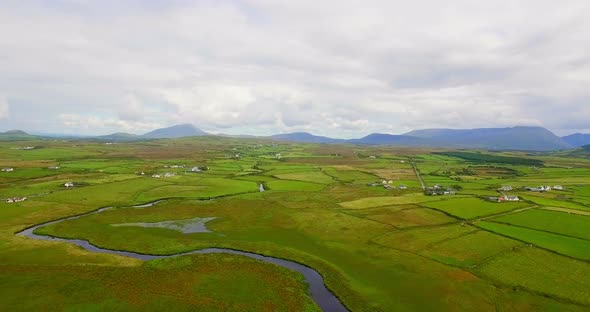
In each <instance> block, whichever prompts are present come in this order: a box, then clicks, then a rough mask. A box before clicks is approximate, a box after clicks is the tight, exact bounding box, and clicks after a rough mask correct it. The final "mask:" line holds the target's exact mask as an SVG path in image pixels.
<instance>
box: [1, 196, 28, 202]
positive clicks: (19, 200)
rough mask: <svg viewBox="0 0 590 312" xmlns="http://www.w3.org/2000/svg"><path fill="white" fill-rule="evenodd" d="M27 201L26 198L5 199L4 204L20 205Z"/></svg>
mask: <svg viewBox="0 0 590 312" xmlns="http://www.w3.org/2000/svg"><path fill="white" fill-rule="evenodd" d="M25 200H27V198H26V197H10V198H7V199H6V203H7V204H12V203H20V202H23V201H25Z"/></svg>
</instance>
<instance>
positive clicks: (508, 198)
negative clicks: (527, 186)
mask: <svg viewBox="0 0 590 312" xmlns="http://www.w3.org/2000/svg"><path fill="white" fill-rule="evenodd" d="M515 201H520V198H519V197H518V196H512V195H502V196H500V197H498V202H499V203H501V202H515Z"/></svg>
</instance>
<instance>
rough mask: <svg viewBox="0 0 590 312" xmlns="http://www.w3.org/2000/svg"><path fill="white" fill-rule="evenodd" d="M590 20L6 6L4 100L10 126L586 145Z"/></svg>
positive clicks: (466, 5) (475, 7) (408, 9)
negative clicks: (517, 137)
mask: <svg viewBox="0 0 590 312" xmlns="http://www.w3.org/2000/svg"><path fill="white" fill-rule="evenodd" d="M424 7H428V8H429V9H428V10H424ZM589 14H590V2H588V1H585V0H579V1H578V0H572V1H568V2H567V4H563V3H557V2H555V1H546V0H528V1H527V0H525V1H518V2H514V1H508V0H499V1H492V2H486V3H482V2H477V3H475V2H473V1H468V0H455V1H451V2H441V1H426V0H417V1H413V2H407V1H396V0H394V1H356V0H341V1H321V2H320V3H318V2H317V1H308V0H301V1H268V0H248V1H229V0H227V1H197V2H185V1H171V2H160V1H154V2H145V1H101V2H100V3H95V2H92V1H61V2H58V3H56V4H53V5H47V4H45V3H43V2H34V1H33V2H25V3H21V2H19V3H16V2H3V3H1V4H0V19H1V20H2V21H3V26H4V27H2V28H0V51H2V52H1V54H2V57H1V58H0V89H1V90H3V91H4V90H6V92H5V94H4V95H5V96H6V97H7V98H10V99H11V104H12V102H13V99H15V101H16V102H18V103H19V104H18V105H11V108H10V109H11V111H10V113H11V117H15V118H11V119H10V120H7V121H6V122H3V123H2V126H3V127H7V128H18V127H22V126H27V127H32V128H34V127H37V128H36V129H25V130H36V131H49V132H51V131H57V130H59V128H58V127H63V125H64V123H67V127H68V129H70V131H73V132H78V131H80V132H84V133H92V132H93V131H98V130H99V129H100V130H101V131H105V132H115V131H131V132H142V131H144V130H149V129H146V128H147V127H150V126H153V125H171V124H174V123H185V122H189V123H194V124H195V125H196V126H198V127H201V128H203V129H205V130H209V131H213V132H227V133H237V132H245V133H256V134H270V133H276V132H285V131H299V130H305V131H310V132H314V133H317V134H321V135H332V136H337V137H358V136H361V135H364V134H366V133H368V132H374V131H376V132H390V133H401V132H405V131H409V130H412V129H416V128H428V127H452V128H466V127H493V126H512V125H543V126H547V127H549V128H551V129H552V130H556V131H558V132H563V131H565V129H568V131H576V130H580V131H581V130H583V129H588V128H590V125H588V123H587V122H586V119H587V118H584V117H583V116H587V114H586V113H587V111H586V110H587V109H586V107H588V102H589V100H590V90H589V89H588V87H587V86H588V85H589V84H590V58H589V57H588V56H587V53H586V51H585V50H584V49H582V48H581V47H585V46H590V25H588V19H587V16H588V15H589ZM13 29H19V32H18V35H17V34H16V33H14V32H13V31H12V30H13ZM31 108H33V109H31ZM1 109H2V106H1V104H0V116H1V115H2V111H1ZM4 114H6V113H4ZM583 114H586V115H583ZM24 116H26V118H25V117H24ZM68 116H69V117H68ZM21 119H22V120H21ZM25 119H26V120H35V121H36V122H29V123H24V121H23V120H25ZM56 119H57V120H59V121H60V122H58V123H56V122H50V121H49V120H56ZM44 120H48V121H44ZM79 121H83V122H79ZM84 122H88V123H90V124H92V125H93V127H95V128H93V127H88V126H86V125H85V124H84ZM56 128H58V129H56ZM95 129H96V130H95Z"/></svg>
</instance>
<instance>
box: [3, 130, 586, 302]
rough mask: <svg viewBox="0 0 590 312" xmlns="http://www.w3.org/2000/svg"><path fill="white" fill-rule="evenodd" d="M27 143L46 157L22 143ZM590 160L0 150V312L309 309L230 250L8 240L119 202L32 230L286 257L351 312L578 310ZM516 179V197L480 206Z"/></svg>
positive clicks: (153, 145) (109, 148)
mask: <svg viewBox="0 0 590 312" xmlns="http://www.w3.org/2000/svg"><path fill="white" fill-rule="evenodd" d="M24 144H27V145H34V146H39V147H41V148H38V149H35V150H19V149H15V147H19V146H22V145H24ZM278 155H280V157H279V156H278ZM412 162H414V163H415V164H416V166H417V169H418V172H419V173H420V174H421V176H422V178H423V179H424V181H425V183H426V185H427V186H433V185H435V184H440V185H441V187H444V188H447V187H449V188H451V187H452V188H454V189H456V191H457V192H456V194H454V195H451V194H449V195H440V196H428V195H425V194H424V192H423V190H422V188H421V185H420V183H419V181H418V178H417V177H416V174H415V173H414V170H413V168H412V165H411V163H412ZM555 164H559V165H555ZM586 164H587V162H586V161H584V160H583V159H582V160H581V159H578V158H574V157H566V156H562V155H560V154H551V153H545V154H541V153H539V154H535V155H533V156H531V155H527V154H524V153H519V152H505V153H500V152H493V153H488V152H486V151H469V152H466V151H448V150H445V151H443V150H437V149H423V148H412V149H410V148H390V147H384V146H356V145H326V144H322V145H320V144H302V143H286V142H276V141H270V140H266V139H246V138H244V139H234V138H222V137H212V136H207V137H199V138H182V139H174V140H150V141H143V142H129V143H118V144H104V142H94V141H83V140H73V141H38V142H36V141H35V142H29V141H27V142H26V143H24V142H19V141H5V142H1V143H0V167H3V168H4V167H14V169H15V170H14V172H0V198H2V199H3V200H2V201H1V202H0V293H1V294H2V296H1V297H0V298H1V299H0V310H3V311H18V310H44V309H45V310H56V311H58V310H59V311H61V310H89V309H96V310H125V311H138V310H148V311H151V310H154V311H157V310H162V309H168V310H179V311H183V310H187V311H188V310H191V311H194V310H205V311H211V310H225V311H318V310H319V306H318V305H317V303H316V302H314V300H312V298H311V297H310V296H309V294H308V288H309V285H307V283H306V282H305V280H304V278H303V276H302V275H301V274H299V273H297V272H295V271H292V270H289V269H286V268H284V267H280V266H277V265H274V264H270V263H265V262H262V261H259V260H254V259H249V258H246V257H242V256H239V255H226V254H203V255H201V254H199V255H182V256H176V257H171V258H165V259H155V260H147V261H142V260H138V259H134V258H130V257H125V256H122V255H111V254H98V253H93V252H90V251H88V250H85V249H82V248H80V247H78V246H74V245H72V244H69V243H67V242H60V241H51V240H48V241H44V240H36V239H32V238H29V237H25V236H21V235H15V233H18V232H20V231H22V230H24V229H26V228H29V227H31V226H34V225H37V224H41V223H44V222H47V221H51V220H57V219H60V218H64V217H67V216H74V215H81V214H84V213H88V212H92V211H96V210H97V209H99V208H102V207H112V208H111V209H107V210H104V211H101V212H98V213H93V214H88V215H84V216H82V217H80V218H76V219H69V220H65V221H61V222H57V223H53V224H49V225H46V226H43V227H40V228H38V229H36V232H35V233H36V234H38V235H50V236H53V237H59V238H67V239H82V240H87V241H88V242H90V243H91V244H93V245H95V246H99V247H101V248H106V249H110V250H118V251H129V252H135V253H139V254H148V255H177V254H180V253H184V252H189V251H193V250H199V249H206V248H214V247H215V248H227V249H231V250H241V251H245V252H251V253H256V254H260V255H265V256H271V257H275V258H280V259H287V260H291V261H295V262H297V263H301V264H304V265H306V266H308V267H310V268H313V269H314V270H316V271H317V272H319V273H320V274H321V275H322V277H323V279H324V282H325V285H326V286H327V287H328V289H330V290H331V291H332V292H333V293H334V294H335V295H336V296H337V297H338V299H339V300H340V301H341V302H342V304H344V305H345V306H346V307H347V308H348V309H349V310H350V311H393V310H401V311H414V310H415V311H424V310H437V311H456V310H469V311H586V310H589V309H590V285H587V284H588V279H587V278H584V277H587V276H590V263H589V261H590V254H588V252H589V251H590V232H588V229H589V228H590V221H589V220H590V216H588V212H589V211H590V204H589V201H588V198H590V167H588V166H587V165H586ZM50 166H58V167H59V169H49V167H50ZM193 167H199V168H203V170H202V171H198V172H192V171H191V170H190V168H193ZM66 182H73V183H74V185H75V186H74V187H68V188H66V187H65V186H64V184H65V183H66ZM260 184H262V185H263V187H264V191H263V192H261V191H260V189H259V185H260ZM558 184H559V185H562V186H563V188H564V189H563V190H551V191H549V192H543V193H540V192H535V193H533V192H529V191H526V190H525V189H524V188H523V187H536V186H539V185H558ZM508 185H509V186H511V187H513V190H511V191H505V193H508V194H510V195H515V196H519V197H520V201H517V202H495V201H491V200H489V199H488V197H491V196H492V197H493V196H495V197H498V196H501V195H502V192H499V191H498V188H500V187H501V186H508ZM12 197H27V200H25V201H22V202H16V203H7V202H6V199H9V198H12ZM160 200H162V201H160ZM154 201H159V202H158V203H157V204H155V205H153V206H145V207H132V206H134V205H140V204H145V203H148V202H154ZM205 222H206V228H207V231H184V230H179V228H183V227H184V226H190V225H196V224H199V225H200V226H203V225H204V224H205ZM32 293H34V294H36V295H35V297H34V298H32V297H31V295H30V294H32ZM23 303H24V304H23Z"/></svg>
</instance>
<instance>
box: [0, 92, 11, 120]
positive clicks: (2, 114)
mask: <svg viewBox="0 0 590 312" xmlns="http://www.w3.org/2000/svg"><path fill="white" fill-rule="evenodd" d="M8 112H9V107H8V101H7V100H6V99H5V98H3V97H2V96H0V119H2V118H6V117H8Z"/></svg>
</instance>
